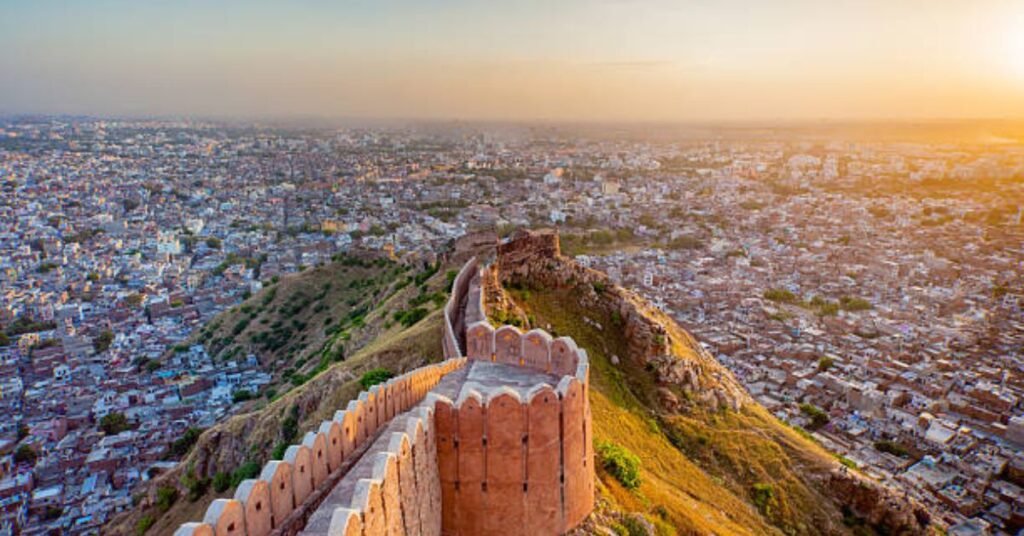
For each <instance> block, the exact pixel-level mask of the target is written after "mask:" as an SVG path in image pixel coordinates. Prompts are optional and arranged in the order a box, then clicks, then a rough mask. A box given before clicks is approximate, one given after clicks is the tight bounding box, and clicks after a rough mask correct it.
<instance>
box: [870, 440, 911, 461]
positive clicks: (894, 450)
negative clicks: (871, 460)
mask: <svg viewBox="0 0 1024 536" xmlns="http://www.w3.org/2000/svg"><path fill="white" fill-rule="evenodd" d="M875 449H877V450H879V451H881V452H888V453H889V454H892V455H893V456H899V457H901V458H906V457H907V456H909V455H910V451H908V450H907V447H904V446H903V445H900V444H899V443H897V442H895V441H889V440H882V441H876V442H875Z"/></svg>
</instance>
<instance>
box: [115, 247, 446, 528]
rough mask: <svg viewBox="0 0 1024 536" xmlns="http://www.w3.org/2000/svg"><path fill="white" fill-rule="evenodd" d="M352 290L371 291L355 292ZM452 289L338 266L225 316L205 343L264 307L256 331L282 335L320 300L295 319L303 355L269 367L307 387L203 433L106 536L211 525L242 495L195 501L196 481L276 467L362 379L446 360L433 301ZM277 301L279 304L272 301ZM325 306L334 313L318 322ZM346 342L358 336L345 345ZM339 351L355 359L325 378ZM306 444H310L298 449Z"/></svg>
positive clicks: (425, 276) (399, 274)
mask: <svg viewBox="0 0 1024 536" xmlns="http://www.w3.org/2000/svg"><path fill="white" fill-rule="evenodd" d="M417 276H419V280H417V279H416V277H417ZM370 279H375V280H377V283H375V284H371V283H366V281H368V280H370ZM407 279H409V280H410V281H409V282H408V283H406V282H405V281H406V280H407ZM353 281H362V283H358V284H356V285H354V286H353V288H349V285H350V284H352V282H353ZM328 283H329V284H330V285H328ZM446 287H447V278H446V270H445V269H440V270H437V271H433V270H427V271H415V270H401V269H398V267H397V265H394V264H391V263H388V264H373V265H367V266H353V265H351V264H350V265H348V266H345V265H343V264H341V263H334V264H332V265H328V266H325V267H321V268H316V269H311V270H307V271H306V272H303V273H300V274H296V275H293V276H289V277H285V278H282V279H281V281H280V282H279V283H278V284H277V285H274V286H273V287H271V288H270V289H264V290H263V291H262V292H261V293H259V294H257V295H255V296H253V297H252V298H250V299H249V300H247V301H246V302H245V303H244V304H242V305H241V306H239V307H237V308H234V309H232V310H230V311H227V312H225V313H224V314H222V315H220V316H218V317H217V318H216V319H214V320H213V321H212V322H211V323H210V324H209V325H208V326H207V329H205V330H203V332H205V333H209V334H210V335H203V334H200V335H197V337H206V339H207V342H210V341H212V340H213V339H214V338H219V337H223V336H224V335H222V334H223V333H225V331H224V330H225V329H232V328H225V327H224V326H231V325H233V323H237V322H238V321H239V320H240V319H241V318H243V317H245V316H250V315H252V312H253V311H255V310H256V309H255V307H249V308H246V305H251V306H252V305H255V304H261V307H260V309H259V311H258V312H256V315H255V316H252V318H251V319H250V321H249V324H250V325H251V324H257V325H263V326H273V325H274V323H275V322H277V321H278V320H282V321H283V320H284V319H286V318H288V317H287V316H285V315H286V313H288V312H289V310H288V309H287V307H285V306H286V305H287V304H289V303H297V302H296V299H295V298H292V296H307V297H311V298H310V300H309V302H310V303H309V304H307V305H306V306H305V307H304V308H303V309H304V310H307V312H305V313H296V314H295V315H293V316H294V317H295V318H298V319H299V321H300V322H303V323H305V324H306V327H305V328H304V329H303V330H293V331H292V334H291V337H293V338H297V339H298V340H300V341H304V342H302V343H301V345H293V344H290V343H289V344H286V345H284V346H282V347H281V349H279V351H272V352H269V353H268V354H267V355H266V356H264V357H262V358H261V361H263V362H264V364H268V365H269V366H268V368H269V369H271V370H273V371H275V372H276V373H277V379H278V380H285V375H284V374H282V373H281V371H282V369H283V368H292V369H293V370H294V371H295V372H297V373H299V374H303V375H305V376H307V378H306V379H305V381H304V382H303V383H302V384H301V385H298V386H293V385H291V383H290V382H287V381H281V382H280V385H278V386H277V390H278V394H277V395H276V396H275V397H274V398H273V399H272V400H269V401H267V400H263V399H257V400H255V401H252V402H249V403H248V406H246V410H247V411H245V412H243V413H240V414H238V415H235V416H232V417H231V418H229V419H227V420H226V421H224V422H222V423H220V424H218V425H216V426H213V427H211V428H210V429H208V430H206V431H205V432H203V434H202V435H201V436H200V437H199V439H198V441H197V442H196V444H195V446H194V447H193V448H192V449H191V450H190V451H189V453H188V455H187V456H186V457H185V458H184V459H183V460H182V461H181V463H179V465H178V466H177V467H176V468H175V469H174V470H172V471H169V472H167V473H165V474H162V475H160V476H158V477H157V478H156V479H154V480H153V481H152V482H151V483H149V485H147V486H146V487H145V488H144V489H142V490H138V493H139V496H140V502H139V504H138V506H137V507H136V508H134V509H132V510H131V511H128V512H126V513H123V514H121V515H119V516H117V517H115V518H114V519H113V520H112V521H111V522H110V523H109V524H108V525H107V526H106V527H105V528H104V534H125V535H128V534H137V533H138V529H137V527H138V522H139V520H140V519H142V518H143V517H144V516H151V517H152V518H154V519H155V522H154V524H153V525H152V527H151V528H150V529H149V530H148V531H146V532H145V534H147V535H153V534H158V535H165V534H166V535H169V534H172V533H173V532H174V530H175V529H176V528H177V527H178V525H180V524H181V523H183V522H186V521H191V520H199V519H202V517H203V514H204V512H205V509H206V507H207V506H208V505H209V503H210V501H212V500H213V499H214V498H216V497H227V496H231V494H232V493H233V489H228V490H227V491H224V492H222V493H217V492H215V491H214V490H213V489H212V486H210V487H208V488H207V489H206V490H205V491H203V492H202V493H200V494H197V495H194V496H193V497H189V490H188V484H189V483H190V481H194V480H195V479H200V480H201V479H204V478H207V479H210V478H212V477H213V476H214V475H216V474H217V473H219V472H227V473H230V472H232V471H235V470H237V469H238V468H240V467H242V466H243V465H245V464H246V463H247V462H248V463H256V464H260V465H262V464H263V463H264V462H265V461H267V460H268V459H270V458H271V457H272V455H273V451H274V450H275V448H280V446H281V445H283V444H285V443H286V442H287V441H288V439H287V438H285V437H284V435H285V434H286V433H288V430H289V429H292V430H295V431H296V432H297V433H298V435H299V436H301V434H303V433H305V432H306V431H308V430H312V429H314V428H315V427H316V426H317V425H318V424H319V423H320V422H321V421H322V420H324V419H328V418H330V417H331V416H333V414H334V412H335V411H336V410H337V409H341V408H343V407H344V406H345V404H347V402H348V401H349V400H351V399H352V398H354V397H355V396H358V394H359V392H360V390H361V389H362V388H361V386H360V384H359V378H360V376H361V375H362V374H363V373H364V372H366V371H368V370H371V369H374V368H378V367H383V368H386V369H388V370H391V371H393V372H395V373H401V372H404V371H407V370H410V369H413V368H416V367H419V366H422V365H424V364H427V363H430V362H437V361H439V360H441V359H442V355H441V325H442V318H443V315H442V312H441V309H440V308H439V307H438V306H437V304H436V303H434V301H433V300H431V299H424V297H425V296H431V295H433V294H434V293H437V292H443V289H445V288H446ZM275 288H276V290H273V289H275ZM325 288H326V289H327V290H326V291H325V290H324V289H325ZM314 290H317V292H324V298H323V299H322V300H320V299H317V298H316V296H317V294H316V293H314V292H313V291H314ZM268 295H270V296H272V297H271V298H270V299H267V298H266V296H268ZM339 302H340V303H339ZM350 302H351V303H350ZM317 303H324V304H325V306H324V308H322V309H321V310H320V311H315V312H314V311H313V309H314V308H315V304H317ZM363 304H365V305H366V309H365V310H361V309H362V307H363ZM417 307H419V308H422V309H424V313H425V315H426V316H425V317H423V318H422V319H419V320H418V321H416V322H415V323H411V325H409V326H405V325H403V324H402V323H401V322H398V321H396V320H395V314H396V313H399V312H401V311H409V310H411V309H414V308H417ZM352 311H359V317H360V320H359V321H358V322H353V321H352V318H353V317H349V316H348V315H349V314H350V313H351V312H352ZM263 318H267V322H261V319H263ZM323 318H332V319H334V320H335V321H336V322H337V323H338V324H337V325H341V326H342V327H341V328H340V329H339V330H337V331H335V332H334V333H333V334H332V335H327V336H325V335H323V324H324V322H323V320H320V321H319V322H317V321H316V320H317V319H323ZM346 318H347V319H348V320H345V319H346ZM258 329H259V328H250V327H249V326H246V328H245V329H243V330H241V331H240V336H241V337H240V338H239V342H232V343H230V344H228V345H224V346H223V347H222V348H221V352H224V351H230V350H229V348H231V347H233V346H235V347H243V348H245V347H246V346H245V345H247V344H249V343H248V342H246V340H247V339H246V335H248V334H251V333H259V332H260V331H258ZM227 333H230V332H227ZM344 333H348V334H349V336H348V337H347V338H345V339H344V340H343V339H342V337H343V335H342V334H344ZM335 343H336V344H338V345H339V346H340V345H341V344H344V345H345V346H346V348H347V349H350V350H349V351H350V352H351V353H348V354H346V356H345V357H344V360H343V361H340V362H335V361H334V360H333V359H331V360H330V362H329V363H328V365H327V366H326V367H323V370H320V371H317V370H316V367H315V364H316V363H319V361H320V359H321V356H322V355H331V354H330V353H329V352H330V350H331V348H332V347H331V346H330V345H331V344H335ZM325 351H326V352H328V353H326V354H325ZM303 358H305V360H304V362H303ZM299 439H301V437H299V438H293V439H292V440H291V441H297V440H299ZM161 486H164V487H173V488H175V489H177V490H178V496H179V497H178V499H177V500H176V501H175V502H174V504H173V505H172V506H171V507H170V508H169V509H167V510H166V511H165V512H162V511H161V510H160V509H159V508H158V507H157V505H156V504H155V498H156V489H157V488H158V487H161ZM192 499H194V500H192Z"/></svg>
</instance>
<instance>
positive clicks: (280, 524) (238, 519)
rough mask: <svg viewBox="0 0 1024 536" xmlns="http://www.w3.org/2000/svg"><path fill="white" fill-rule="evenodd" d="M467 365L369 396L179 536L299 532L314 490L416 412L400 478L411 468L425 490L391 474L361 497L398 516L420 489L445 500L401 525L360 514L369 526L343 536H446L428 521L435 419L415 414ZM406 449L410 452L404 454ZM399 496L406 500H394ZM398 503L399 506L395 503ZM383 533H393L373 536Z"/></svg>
mask: <svg viewBox="0 0 1024 536" xmlns="http://www.w3.org/2000/svg"><path fill="white" fill-rule="evenodd" d="M465 363H466V361H465V359H449V360H446V361H444V362H442V363H438V364H434V365H428V366H425V367H421V368H418V369H416V370H413V371H410V372H408V373H406V374H403V375H401V376H399V377H397V378H393V379H391V380H389V381H388V382H387V383H385V384H380V385H376V386H374V387H373V388H372V389H371V390H370V391H368V392H367V391H364V392H363V393H361V394H360V395H359V397H358V398H357V399H356V400H352V401H350V402H349V404H348V406H347V407H346V409H345V410H342V411H338V412H336V413H335V414H334V418H333V419H332V420H330V421H324V422H323V423H321V424H320V426H319V427H318V429H317V431H315V432H308V433H306V435H305V436H304V437H303V440H302V443H301V444H300V445H292V446H290V447H288V449H287V450H286V451H285V457H284V458H285V459H284V460H274V461H270V462H267V464H266V465H265V466H264V467H263V470H262V472H261V473H260V476H259V478H258V479H250V480H245V481H243V482H242V483H241V484H239V486H238V488H237V490H236V491H235V496H234V498H232V499H216V500H214V501H213V502H212V503H211V504H210V506H209V507H208V508H207V510H206V514H205V516H204V517H203V522H202V523H185V524H183V525H181V526H180V527H179V528H178V530H177V531H176V532H175V534H176V536H177V535H181V536H187V535H195V536H204V535H217V536H219V535H231V536H243V535H244V536H266V535H269V534H272V533H275V531H281V530H283V528H285V527H292V525H293V524H294V523H296V522H298V521H296V520H295V519H294V515H293V514H294V513H296V511H297V510H300V509H301V508H302V507H303V506H304V504H303V503H304V501H306V500H307V498H309V497H311V496H312V494H313V492H314V491H315V490H318V489H320V488H322V487H323V486H325V485H326V484H328V483H330V482H332V479H331V475H332V474H334V473H335V472H337V471H340V470H342V469H343V463H344V462H345V460H347V459H349V458H350V457H352V456H353V455H355V454H356V453H357V450H358V449H359V448H360V446H361V445H365V444H366V442H367V441H371V440H373V439H375V433H376V432H377V430H379V429H381V428H383V427H384V426H386V425H387V424H388V422H389V421H390V420H391V419H392V418H394V417H395V416H396V415H399V414H403V413H405V412H407V411H410V410H412V412H413V413H415V415H416V424H415V425H414V426H412V427H411V432H410V433H409V435H408V437H405V436H403V439H401V440H399V441H398V442H397V443H395V445H396V452H395V453H394V456H393V458H394V463H395V464H396V465H395V467H396V468H397V470H399V471H400V470H401V469H402V467H403V465H402V464H403V462H404V463H405V471H404V473H405V474H406V475H409V474H410V473H413V474H415V475H416V477H418V478H419V480H421V482H416V480H414V479H413V478H411V477H408V476H407V478H405V479H404V480H403V479H401V478H400V476H397V475H399V474H400V473H392V472H389V471H390V469H389V470H388V471H385V472H384V473H383V474H382V475H380V476H381V481H380V482H378V483H376V487H374V486H373V485H370V484H362V483H361V487H360V489H363V491H364V492H365V493H364V495H365V497H364V498H365V499H366V500H368V501H370V502H371V503H372V504H377V502H375V501H377V499H376V497H377V496H378V495H379V497H380V501H384V500H385V499H387V501H388V502H387V504H391V510H392V512H395V511H399V512H401V511H402V510H403V509H402V508H401V507H400V505H401V504H403V503H402V501H401V499H400V497H401V494H402V493H405V495H406V500H405V503H406V504H408V503H409V498H410V497H419V496H420V495H421V493H420V492H419V490H420V489H421V488H422V489H423V490H426V491H427V493H428V494H429V493H434V494H435V495H436V496H437V497H438V499H437V501H436V502H431V501H430V500H429V499H428V500H427V501H426V502H422V503H420V504H417V507H416V508H412V507H411V506H410V507H409V509H408V510H409V512H410V514H409V517H408V519H406V517H405V514H404V513H403V514H402V517H398V518H392V519H391V521H387V520H386V519H385V520H383V521H381V520H378V519H376V518H375V517H374V516H376V515H377V514H379V513H380V511H377V512H376V513H373V512H371V513H370V516H369V518H367V517H366V512H365V511H364V510H362V509H353V511H354V512H358V513H359V516H358V517H359V522H361V523H362V522H364V521H365V523H364V524H363V525H360V526H359V528H358V530H357V529H352V528H344V530H343V531H342V532H337V534H350V533H351V534H363V533H365V534H374V535H376V534H391V533H394V534H422V535H425V536H436V535H439V534H440V523H441V516H440V514H439V513H438V514H436V515H431V514H430V513H429V510H431V509H436V511H438V512H439V511H440V480H439V479H438V477H437V461H436V460H437V457H436V453H435V451H434V449H435V448H436V447H435V443H434V440H433V438H432V437H430V436H432V434H433V432H432V431H433V417H432V412H430V413H428V414H426V416H424V414H423V413H422V412H421V410H420V409H417V408H416V407H415V406H417V405H418V404H420V402H421V401H422V400H423V398H424V397H425V396H426V394H427V393H428V392H429V391H430V390H431V389H432V388H433V387H434V386H435V385H437V382H439V381H440V380H441V379H442V378H443V377H444V376H445V375H447V374H449V373H451V372H453V371H455V370H458V369H459V368H461V367H463V366H464V365H465ZM403 445H405V446H406V447H405V448H407V449H408V452H403V451H402V448H403V447H402V446H403ZM417 452H419V455H418V456H417V455H416V453H417ZM419 475H423V476H422V477H420V476H419ZM339 478H343V477H340V476H339V477H337V478H334V479H333V481H337V480H338V479H339ZM403 482H408V483H409V484H408V487H407V489H405V488H404V487H403ZM403 489H404V492H403ZM396 490H398V491H397V493H399V495H397V496H395V497H392V496H391V495H389V494H393V493H394V492H396ZM396 497H398V498H397V499H396ZM392 499H395V500H398V501H399V502H398V503H395V502H394V501H393V500H392ZM380 505H381V508H384V505H385V503H384V502H380ZM396 505H398V506H396ZM361 508H362V507H361ZM420 510H424V511H423V512H421V511H420ZM342 518H344V519H348V517H345V516H338V519H342ZM299 521H301V520H299ZM378 521H379V522H378ZM339 523H341V521H339ZM346 523H347V522H346ZM355 523H356V522H352V524H351V525H350V526H353V527H354V526H355ZM430 524H434V525H436V526H437V528H436V530H429V529H427V528H424V527H426V526H428V525H430ZM346 526H349V525H346ZM411 527H416V530H415V531H413V532H410V531H409V530H408V529H409V528H411ZM292 528H301V527H292ZM379 528H383V529H386V530H385V531H384V532H373V531H376V530H378V529H379ZM346 531H347V532H346ZM352 531H355V532H352ZM365 531H371V532H365ZM293 532H295V531H294V530H293Z"/></svg>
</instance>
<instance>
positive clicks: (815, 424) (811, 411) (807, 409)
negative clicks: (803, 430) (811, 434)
mask: <svg viewBox="0 0 1024 536" xmlns="http://www.w3.org/2000/svg"><path fill="white" fill-rule="evenodd" d="M800 411H802V412H803V413H804V415H807V416H808V417H810V419H811V428H812V429H813V430H817V429H818V428H821V427H822V426H825V425H826V424H828V414H827V413H825V412H824V411H822V410H821V408H819V407H817V406H815V405H814V404H800Z"/></svg>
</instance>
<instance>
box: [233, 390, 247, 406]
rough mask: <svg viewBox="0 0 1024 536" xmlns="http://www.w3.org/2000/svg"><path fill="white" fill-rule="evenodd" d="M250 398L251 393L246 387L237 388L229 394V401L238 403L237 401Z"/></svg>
mask: <svg viewBox="0 0 1024 536" xmlns="http://www.w3.org/2000/svg"><path fill="white" fill-rule="evenodd" d="M251 399H252V393H250V392H249V391H248V390H246V389H239V390H237V391H235V392H234V393H232V394H231V401H232V402H234V403H235V404H238V403H239V402H245V401H246V400H251Z"/></svg>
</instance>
